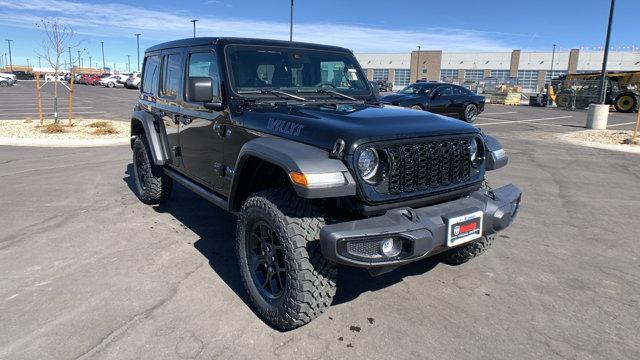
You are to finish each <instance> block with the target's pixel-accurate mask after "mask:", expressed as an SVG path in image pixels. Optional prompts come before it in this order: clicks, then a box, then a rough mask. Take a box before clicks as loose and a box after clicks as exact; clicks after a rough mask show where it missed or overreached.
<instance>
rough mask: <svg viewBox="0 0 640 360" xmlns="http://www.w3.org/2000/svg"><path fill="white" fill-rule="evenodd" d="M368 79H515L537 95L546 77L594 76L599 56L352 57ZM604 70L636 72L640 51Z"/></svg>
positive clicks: (397, 82)
mask: <svg viewBox="0 0 640 360" xmlns="http://www.w3.org/2000/svg"><path fill="white" fill-rule="evenodd" d="M356 58H357V59H358V61H359V62H360V65H361V66H362V68H363V69H365V71H366V72H367V77H368V78H369V80H381V79H384V80H387V81H389V82H391V83H393V87H394V89H400V88H402V87H404V86H406V85H408V84H410V83H412V82H415V81H416V80H427V81H439V80H441V81H448V82H455V83H464V82H470V81H482V80H485V79H487V78H492V79H496V80H497V81H498V82H504V81H507V80H511V81H516V82H517V83H518V84H519V85H520V86H522V89H523V91H524V92H528V93H535V92H538V91H539V90H540V89H541V88H542V87H543V86H544V84H545V83H547V82H548V81H549V80H550V79H551V78H555V77H558V76H559V75H563V74H575V73H585V72H597V71H601V69H602V58H603V52H586V51H580V50H579V49H572V50H571V51H558V52H556V53H555V56H553V72H551V68H552V66H551V58H552V53H551V52H522V51H520V50H513V51H512V52H486V53H482V52H478V53H455V52H454V53H449V52H442V51H437V50H422V51H412V52H411V53H393V54H371V53H362V54H356ZM607 69H608V70H609V71H640V52H638V51H628V52H617V51H616V52H610V53H609V59H608V62H607Z"/></svg>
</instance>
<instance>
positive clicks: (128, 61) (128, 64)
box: [127, 55, 131, 72]
mask: <svg viewBox="0 0 640 360" xmlns="http://www.w3.org/2000/svg"><path fill="white" fill-rule="evenodd" d="M127 72H131V55H127Z"/></svg>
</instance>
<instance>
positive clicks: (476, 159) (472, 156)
mask: <svg viewBox="0 0 640 360" xmlns="http://www.w3.org/2000/svg"><path fill="white" fill-rule="evenodd" d="M481 146H482V144H480V139H478V138H474V139H472V140H471V141H469V160H471V165H473V166H474V167H478V165H480V163H481V162H482V154H481Z"/></svg>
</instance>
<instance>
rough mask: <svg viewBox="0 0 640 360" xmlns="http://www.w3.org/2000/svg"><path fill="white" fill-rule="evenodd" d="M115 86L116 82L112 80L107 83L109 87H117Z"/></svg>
mask: <svg viewBox="0 0 640 360" xmlns="http://www.w3.org/2000/svg"><path fill="white" fill-rule="evenodd" d="M115 86H116V84H114V83H112V82H110V83H108V84H107V87H110V88H112V87H115Z"/></svg>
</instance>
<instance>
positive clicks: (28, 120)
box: [24, 116, 33, 124]
mask: <svg viewBox="0 0 640 360" xmlns="http://www.w3.org/2000/svg"><path fill="white" fill-rule="evenodd" d="M32 122H33V120H31V117H29V116H27V117H26V118H24V123H25V124H31V123H32Z"/></svg>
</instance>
